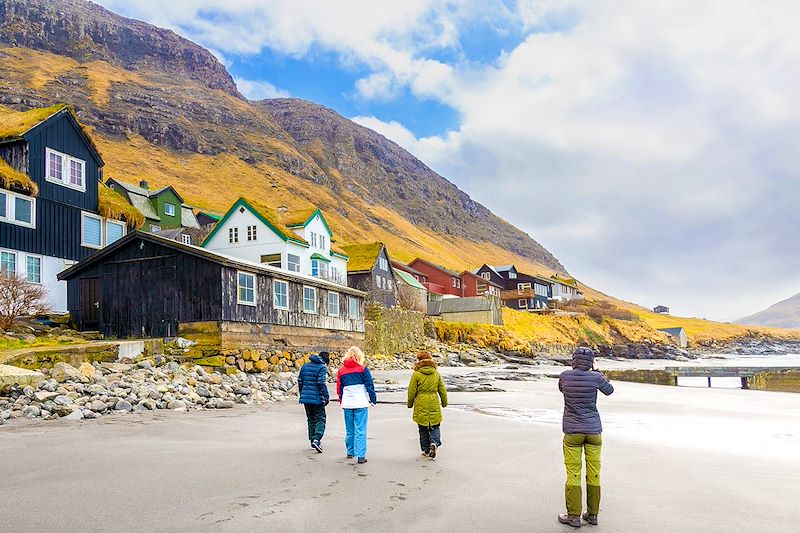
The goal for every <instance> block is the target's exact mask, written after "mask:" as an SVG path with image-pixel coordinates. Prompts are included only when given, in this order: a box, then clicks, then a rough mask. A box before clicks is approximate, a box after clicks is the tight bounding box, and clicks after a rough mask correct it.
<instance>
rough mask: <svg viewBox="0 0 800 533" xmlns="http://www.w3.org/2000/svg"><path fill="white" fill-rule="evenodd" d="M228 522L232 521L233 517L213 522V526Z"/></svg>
mask: <svg viewBox="0 0 800 533" xmlns="http://www.w3.org/2000/svg"><path fill="white" fill-rule="evenodd" d="M228 520H233V517H232V516H229V517H228V518H220V519H219V520H214V524H221V523H223V522H227V521H228Z"/></svg>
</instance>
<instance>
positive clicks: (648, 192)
mask: <svg viewBox="0 0 800 533" xmlns="http://www.w3.org/2000/svg"><path fill="white" fill-rule="evenodd" d="M99 3H100V4H103V5H104V6H105V7H108V8H109V9H111V10H113V11H115V12H117V13H120V14H122V15H125V16H130V17H133V18H137V19H140V20H145V21H147V22H150V23H153V24H156V25H158V26H162V27H166V28H170V29H172V30H174V31H176V32H177V33H179V34H180V35H183V36H185V37H187V38H189V39H191V40H193V41H194V42H197V43H198V44H201V45H203V46H205V47H206V48H208V49H209V50H211V51H212V52H213V53H214V54H215V55H216V56H217V57H218V58H219V59H220V61H222V62H223V63H224V64H225V65H226V66H227V67H228V70H229V71H230V72H231V74H232V75H233V77H234V79H235V80H236V83H237V85H238V87H239V89H240V90H241V92H242V93H243V94H244V95H245V96H247V97H248V98H250V99H262V98H271V97H284V96H291V97H297V98H305V99H309V100H313V101H315V102H318V103H321V104H323V105H326V106H328V107H331V108H333V109H334V110H336V111H337V112H339V113H341V114H342V115H343V116H345V117H348V118H350V119H352V120H354V121H356V122H358V123H359V124H362V125H364V126H367V127H369V128H372V129H374V130H376V131H377V132H379V133H381V134H383V135H385V136H386V137H387V138H389V139H391V140H393V141H395V142H396V143H398V144H399V145H401V146H402V147H404V148H406V149H407V150H409V151H410V152H412V153H413V154H414V155H416V156H417V157H419V158H420V159H421V160H422V161H423V162H425V163H426V164H427V165H428V166H430V167H431V168H432V169H434V170H435V171H437V172H438V173H440V174H441V175H443V176H445V177H446V178H448V179H449V180H451V181H452V182H454V183H455V184H456V185H458V186H459V187H460V188H461V189H462V190H464V191H466V192H467V193H468V194H470V196H472V197H473V198H474V199H476V200H477V201H479V202H481V203H483V204H484V205H486V206H487V207H489V208H490V209H491V210H492V211H494V212H495V213H496V214H498V215H499V216H501V217H503V218H505V219H506V220H508V221H509V222H511V223H513V224H514V225H516V226H517V227H519V228H521V229H523V230H524V231H526V232H528V233H529V234H530V235H531V236H532V237H533V238H534V239H536V240H537V241H539V242H540V243H542V244H543V245H544V246H545V247H547V248H548V249H549V250H550V251H551V252H553V254H554V255H555V256H556V257H558V258H559V259H560V260H561V262H562V263H563V264H564V265H565V266H566V268H567V269H568V270H569V271H570V272H571V273H572V274H573V275H575V276H577V277H578V279H579V280H581V281H583V282H584V283H587V284H589V285H590V286H592V287H594V288H597V289H599V290H602V291H603V292H606V293H607V294H611V295H614V296H617V297H620V298H623V299H626V300H629V301H633V302H636V303H639V304H642V305H645V306H649V307H652V306H655V305H659V304H663V305H667V306H670V307H671V308H672V312H673V314H677V315H682V316H700V317H705V318H709V319H715V320H733V319H736V318H739V317H742V316H745V315H748V314H751V313H754V312H756V311H759V310H761V309H763V308H765V307H767V306H769V305H771V304H773V303H775V302H777V301H779V300H782V299H784V298H787V297H789V296H791V295H793V294H795V293H798V292H800V268H798V264H800V239H799V238H798V236H797V235H798V231H800V177H798V156H799V155H800V105H798V103H797V95H799V94H800V39H797V38H796V36H795V33H796V23H795V21H796V20H798V18H800V3H798V2H793V1H783V0H780V1H779V0H758V1H756V0H753V1H750V0H737V1H736V2H731V1H726V0H670V1H669V2H664V1H653V2H625V1H617V0H586V1H576V0H539V1H537V0H518V1H512V0H506V1H503V0H463V1H458V0H453V1H435V0H401V1H394V0H381V1H380V2H363V1H354V0H341V1H337V2H330V1H325V0H291V1H289V0H271V1H267V0H171V1H170V2H167V3H164V2H163V1H162V0H139V1H138V2H135V3H134V2H127V1H124V0H100V2H99Z"/></svg>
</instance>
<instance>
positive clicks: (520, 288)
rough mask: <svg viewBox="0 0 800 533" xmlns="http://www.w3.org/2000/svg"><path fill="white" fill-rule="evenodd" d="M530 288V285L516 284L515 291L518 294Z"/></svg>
mask: <svg viewBox="0 0 800 533" xmlns="http://www.w3.org/2000/svg"><path fill="white" fill-rule="evenodd" d="M530 288H531V284H530V283H517V291H519V292H522V291H524V290H525V289H530Z"/></svg>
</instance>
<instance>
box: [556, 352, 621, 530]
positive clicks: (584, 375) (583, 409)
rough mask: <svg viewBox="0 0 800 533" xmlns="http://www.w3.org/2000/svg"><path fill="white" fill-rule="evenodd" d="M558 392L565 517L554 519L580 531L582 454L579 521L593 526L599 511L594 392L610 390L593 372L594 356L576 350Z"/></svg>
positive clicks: (599, 427)
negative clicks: (561, 411)
mask: <svg viewBox="0 0 800 533" xmlns="http://www.w3.org/2000/svg"><path fill="white" fill-rule="evenodd" d="M558 390H560V391H561V392H562V393H563V394H564V418H563V422H562V429H563V430H564V465H565V466H566V468H567V483H566V487H565V489H564V493H565V498H566V501H567V514H561V515H559V516H558V521H559V522H561V523H562V524H567V525H570V526H573V527H581V510H582V505H583V503H582V499H583V498H582V494H581V470H582V467H583V465H582V460H583V454H584V453H585V454H586V508H587V512H586V513H584V515H583V518H584V520H586V521H587V522H589V523H590V524H592V525H597V514H598V512H599V511H600V450H601V447H602V445H603V437H602V433H603V425H602V424H601V422H600V413H598V412H597V391H600V392H602V393H603V394H605V395H606V396H608V395H610V394H611V393H613V392H614V387H613V386H612V385H611V383H610V382H609V381H608V379H606V377H605V376H604V375H603V374H602V373H600V371H598V370H595V368H594V352H593V351H592V350H591V349H589V348H578V349H577V350H575V352H574V353H573V354H572V370H567V371H565V372H562V373H561V375H560V376H559V378H558Z"/></svg>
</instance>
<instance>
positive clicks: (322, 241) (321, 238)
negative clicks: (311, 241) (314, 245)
mask: <svg viewBox="0 0 800 533" xmlns="http://www.w3.org/2000/svg"><path fill="white" fill-rule="evenodd" d="M319 247H320V248H322V249H323V250H324V249H325V235H320V236H319Z"/></svg>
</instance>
